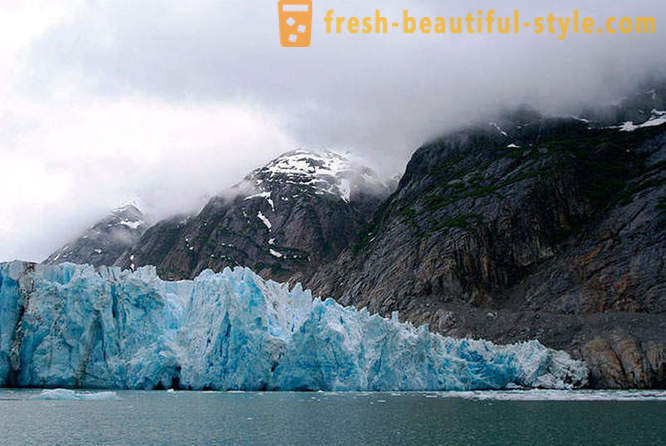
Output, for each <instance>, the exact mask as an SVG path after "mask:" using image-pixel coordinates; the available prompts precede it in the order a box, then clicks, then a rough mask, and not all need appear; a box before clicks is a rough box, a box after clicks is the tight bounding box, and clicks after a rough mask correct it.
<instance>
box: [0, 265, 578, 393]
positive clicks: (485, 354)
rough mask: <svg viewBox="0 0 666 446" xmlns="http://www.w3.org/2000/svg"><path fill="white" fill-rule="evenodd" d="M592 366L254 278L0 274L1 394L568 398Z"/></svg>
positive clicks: (31, 268)
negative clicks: (422, 393)
mask: <svg viewBox="0 0 666 446" xmlns="http://www.w3.org/2000/svg"><path fill="white" fill-rule="evenodd" d="M586 379H587V369H586V367H585V365H584V364H583V363H582V362H579V361H574V360H572V359H571V358H570V357H569V356H568V355H567V354H566V353H564V352H558V351H554V350H550V349H547V348H545V347H544V346H542V345H541V344H539V343H538V342H537V341H531V342H525V343H521V344H515V345H510V346H498V345H494V344H492V343H490V342H486V341H479V340H467V339H462V340H457V339H452V338H447V337H443V336H440V335H437V334H433V333H430V332H429V331H428V329H427V327H420V328H415V327H413V326H412V325H410V324H405V323H400V322H399V321H398V318H397V315H394V317H393V318H392V319H385V318H382V317H379V316H377V315H371V314H370V313H368V312H367V311H365V310H361V311H357V310H356V309H354V308H352V307H343V306H341V305H339V304H337V303H336V302H335V301H333V300H330V299H329V300H326V301H322V300H320V299H318V298H315V299H313V298H312V295H311V293H310V292H309V291H304V290H303V289H302V287H301V286H300V285H296V286H295V287H294V288H293V289H291V290H290V289H289V287H288V285H285V284H278V283H275V282H272V281H264V280H263V279H261V278H260V277H259V276H257V275H256V274H254V273H253V272H252V271H251V270H249V269H244V268H236V269H234V270H233V271H232V270H230V269H225V270H224V272H222V273H218V274H215V273H213V272H211V271H205V272H203V273H202V274H201V275H200V276H199V277H198V278H196V279H195V280H193V281H181V282H166V281H162V280H161V279H159V278H158V277H157V275H156V273H155V269H154V268H153V267H144V268H141V269H138V270H137V271H121V270H120V269H117V268H106V267H102V268H99V269H97V270H95V269H94V268H93V267H91V266H81V265H74V264H62V265H54V266H46V265H32V264H27V263H22V262H13V263H9V264H2V265H0V385H8V384H9V385H18V386H34V387H89V388H113V389H153V388H161V387H164V388H169V387H172V386H177V387H180V388H186V389H187V388H191V389H216V390H261V389H270V390H338V391H339V390H474V389H502V388H506V387H507V386H511V385H519V386H524V387H541V388H560V389H565V388H571V387H573V386H575V385H582V384H584V383H585V381H586Z"/></svg>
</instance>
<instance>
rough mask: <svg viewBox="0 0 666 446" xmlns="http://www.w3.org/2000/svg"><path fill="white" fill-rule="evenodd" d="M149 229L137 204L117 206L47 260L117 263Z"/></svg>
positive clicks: (95, 264)
mask: <svg viewBox="0 0 666 446" xmlns="http://www.w3.org/2000/svg"><path fill="white" fill-rule="evenodd" d="M147 228H148V224H147V223H146V222H145V217H144V215H143V213H142V212H141V211H140V210H139V208H138V207H137V205H136V204H133V203H128V204H126V205H124V206H122V207H120V208H118V209H115V210H114V211H112V212H111V214H109V215H108V216H106V217H104V218H103V219H102V220H100V221H99V222H97V223H95V224H94V225H93V226H91V227H90V229H88V230H87V231H85V232H84V233H83V234H81V235H80V236H79V237H78V238H77V239H75V240H72V241H71V242H69V243H67V244H66V245H65V246H63V247H62V248H60V249H58V250H57V251H55V252H54V253H53V254H51V255H50V256H49V257H48V258H47V259H46V260H45V261H44V263H46V264H50V265H54V264H58V263H63V262H72V263H88V264H91V265H94V266H101V265H113V263H114V262H115V261H116V260H118V258H119V257H120V256H121V255H122V254H123V253H124V252H125V251H126V250H127V249H129V248H130V247H131V246H133V245H134V244H135V243H136V242H137V241H138V240H139V238H140V237H141V235H143V233H144V232H145V231H146V229H147Z"/></svg>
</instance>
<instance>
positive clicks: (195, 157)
mask: <svg viewBox="0 0 666 446" xmlns="http://www.w3.org/2000/svg"><path fill="white" fill-rule="evenodd" d="M313 2H314V5H315V9H314V30H313V37H312V45H311V47H309V48H282V47H280V45H279V38H278V31H277V1H276V0H275V1H273V0H270V1H252V2H250V1H246V0H245V1H242V0H231V1H223V2H220V1H213V0H211V1H204V0H194V1H188V2H182V1H180V2H176V1H159V2H158V1H142V2H140V3H137V2H135V1H134V2H131V1H122V0H121V1H113V2H106V1H89V2H84V1H49V2H46V1H45V2H43V3H42V4H41V5H40V4H35V3H29V4H26V5H21V4H20V3H19V2H13V1H9V0H7V1H3V0H0V5H1V6H2V8H3V11H4V15H3V16H2V17H0V56H2V58H3V59H4V61H6V63H3V64H2V65H0V99H1V101H0V115H1V116H2V118H1V119H0V188H1V189H0V190H2V192H0V194H2V195H0V196H1V197H2V206H0V261H3V260H9V259H14V258H21V259H26V260H37V261H41V260H43V259H44V258H45V257H46V256H47V255H48V254H49V253H50V252H51V251H53V250H54V249H56V248H58V247H59V246H60V245H62V244H63V243H65V242H66V241H67V240H68V239H70V238H72V237H75V236H76V235H77V234H78V233H79V232H80V231H81V230H82V229H84V228H85V227H86V226H88V225H90V224H92V223H94V221H95V219H97V218H99V217H101V216H102V215H104V214H105V213H106V212H108V211H109V210H110V209H112V208H114V207H117V206H118V205H120V204H122V203H123V202H124V201H126V200H128V199H131V198H134V197H139V199H140V200H141V202H142V203H144V204H145V208H146V210H147V211H149V212H150V213H151V214H152V216H153V218H162V217H165V216H168V215H170V214H173V213H178V212H183V211H188V210H191V209H196V208H197V207H198V206H200V205H201V204H202V203H203V201H204V200H205V199H206V197H209V196H211V195H214V194H217V193H220V192H221V191H222V190H224V189H225V188H227V187H228V186H231V185H232V184H235V183H237V182H238V181H239V180H241V179H242V177H243V176H244V175H245V174H246V173H247V172H249V171H250V170H251V169H252V168H255V167H258V166H259V165H261V164H263V163H265V162H267V161H268V160H270V159H272V158H273V157H275V156H277V155H279V154H280V153H282V152H285V151H287V150H291V149H293V148H297V147H300V148H312V149H333V150H342V151H350V152H352V153H354V154H356V155H358V156H360V157H362V158H364V159H366V160H367V161H368V162H369V163H370V164H371V167H373V168H375V169H376V170H378V171H379V172H380V173H382V174H383V175H386V176H389V175H394V174H398V173H401V172H402V171H403V170H404V166H405V163H406V162H407V161H408V160H409V157H410V155H411V153H413V151H414V150H415V149H416V148H417V147H418V146H419V144H421V143H422V142H423V141H426V140H428V139H430V138H431V137H433V136H435V135H437V134H440V133H443V132H446V131H447V130H450V129H453V128H456V127H458V126H461V125H464V124H465V123H468V122H470V121H476V120H479V119H485V118H486V117H489V116H492V115H493V114H494V113H496V112H497V111H498V110H500V109H502V108H507V107H511V106H515V105H521V104H529V105H530V106H532V107H534V108H536V109H539V110H541V111H543V112H546V113H573V112H575V111H576V110H578V109H579V108H580V107H581V106H584V105H598V104H605V103H610V102H613V101H615V100H617V99H618V98H620V97H622V96H624V95H626V94H628V93H629V92H631V91H632V90H633V89H635V88H637V87H638V86H639V85H640V84H641V82H642V81H643V80H644V79H646V77H648V76H661V75H663V74H665V73H666V52H665V51H664V43H663V42H664V32H663V31H662V24H663V23H664V18H665V16H666V10H665V8H663V0H650V1H648V0H635V1H632V2H626V1H621V0H616V1H605V2H600V1H589V0H581V1H578V2H575V1H570V0H562V1H560V2H558V3H557V5H556V6H547V5H544V4H540V3H537V2H534V1H532V2H527V1H515V2H508V1H501V2H500V1H495V2H490V1H485V0H484V1H477V2H473V1H472V2H470V1H466V2H454V1H448V2H441V1H437V0H430V1H425V0H423V1H416V0H401V1H380V0H377V1H376V2H374V3H371V2H358V1H336V0H314V1H313ZM21 3H23V2H21ZM25 3H28V2H25ZM377 8H379V9H381V11H382V14H383V15H384V16H387V17H388V18H389V19H390V20H391V19H396V20H397V19H400V18H401V16H402V10H403V9H408V10H409V12H410V15H411V16H414V17H417V18H418V17H421V16H447V17H449V16H453V15H466V14H467V13H468V12H476V11H477V10H479V9H482V10H488V9H496V10H497V15H502V16H503V15H511V14H512V13H513V10H514V9H519V10H520V14H521V17H523V18H525V19H530V18H532V17H534V16H543V15H546V14H548V13H549V12H553V13H555V14H556V15H567V16H568V15H571V13H572V11H573V9H578V10H580V13H581V15H587V16H591V17H594V18H595V19H597V20H605V18H606V17H609V16H631V17H635V16H654V17H655V19H656V33H655V34H652V35H634V34H631V35H623V34H616V35H614V36H610V35H606V34H603V35H596V34H595V35H573V34H570V35H569V36H567V37H566V38H565V39H564V40H563V41H559V40H558V39H557V36H553V35H549V34H547V33H545V34H542V35H539V36H537V35H534V34H532V33H530V32H526V31H521V33H520V34H518V35H498V34H494V35H473V36H472V35H466V34H463V35H450V34H449V35H420V36H419V35H404V34H401V33H398V32H392V33H389V34H387V35H355V36H349V35H333V34H330V35H327V34H326V32H325V29H324V22H323V16H324V14H325V11H326V10H327V9H334V10H335V14H336V15H339V16H352V15H355V16H366V15H373V14H374V10H375V9H377Z"/></svg>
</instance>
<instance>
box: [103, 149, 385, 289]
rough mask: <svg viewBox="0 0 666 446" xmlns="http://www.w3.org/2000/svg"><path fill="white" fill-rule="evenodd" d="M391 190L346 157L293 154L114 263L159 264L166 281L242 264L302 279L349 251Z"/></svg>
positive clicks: (151, 234) (154, 233) (157, 231)
mask: <svg viewBox="0 0 666 446" xmlns="http://www.w3.org/2000/svg"><path fill="white" fill-rule="evenodd" d="M390 187H391V186H390V185H388V184H386V183H384V182H383V181H381V180H380V179H379V178H378V177H377V175H376V174H375V173H374V172H373V171H372V170H370V169H369V168H367V167H364V166H361V165H359V164H358V163H355V162H353V161H351V160H350V159H348V158H347V157H345V156H343V155H340V154H335V153H332V152H326V153H322V154H317V153H312V152H306V151H294V152H289V153H286V154H284V155H282V156H280V157H278V158H276V159H275V160H273V161H271V162H270V163H269V164H267V165H266V166H264V167H262V168H259V169H257V170H255V171H253V172H252V173H250V174H249V175H248V176H247V177H246V178H245V179H244V180H243V182H241V183H240V184H238V185H236V186H235V187H234V188H233V189H232V190H231V191H228V192H227V193H225V194H224V195H222V196H218V197H215V198H213V199H212V200H210V202H209V203H208V204H207V205H206V206H205V207H204V209H203V210H202V211H201V212H200V213H199V214H197V215H194V216H189V217H177V218H173V219H170V220H167V221H163V222H160V223H158V224H157V225H155V226H153V227H152V228H150V229H149V230H148V231H147V232H146V233H145V234H144V235H143V237H141V239H140V240H139V241H138V242H137V243H136V244H135V246H134V247H133V248H132V249H130V250H128V251H127V252H126V253H125V255H123V256H122V258H121V259H119V260H118V261H117V262H116V264H117V265H119V266H122V267H125V268H136V267H139V266H142V265H156V266H157V271H158V273H159V274H160V276H161V277H163V278H166V279H186V278H190V279H191V278H194V277H196V276H197V275H198V274H199V273H200V272H201V271H203V270H205V269H212V270H214V271H221V270H222V269H224V267H226V266H231V267H233V266H238V265H240V266H248V267H250V268H252V269H253V270H254V271H256V272H257V273H259V274H260V275H261V276H262V277H264V278H272V279H276V280H283V279H286V278H289V277H292V276H296V277H300V276H301V275H302V274H303V273H305V272H307V271H310V270H312V269H313V268H314V267H315V266H317V265H319V264H321V263H322V262H324V261H327V260H331V259H334V258H335V256H336V255H337V254H338V253H339V252H340V251H342V250H343V249H344V248H346V247H347V246H348V245H349V244H350V243H351V241H352V240H353V239H354V237H355V236H356V235H357V234H358V232H359V230H360V228H361V227H362V226H363V225H364V224H366V223H367V222H368V221H369V219H370V217H371V216H372V215H373V212H374V210H375V209H376V207H377V206H378V205H379V203H380V202H381V201H382V200H383V199H384V198H386V197H387V196H388V194H389V193H390Z"/></svg>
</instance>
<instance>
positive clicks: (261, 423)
mask: <svg viewBox="0 0 666 446" xmlns="http://www.w3.org/2000/svg"><path fill="white" fill-rule="evenodd" d="M39 393H40V392H39V391H27V390H20V391H19V390H0V444H2V445H3V446H13V445H70V444H85V445H134V444H136V445H141V446H147V445H165V444H168V445H212V444H239V445H269V444H270V445H276V444H277V445H390V444H401V445H417V444H418V445H424V444H436V445H477V444H478V445H508V444H511V445H536V444H539V445H568V446H569V445H594V444H599V445H616V444H617V445H661V444H666V393H665V392H653V393H650V392H648V393H636V392H527V393H526V392H500V393H497V392H495V393H489V392H466V393H458V394H452V393H261V392H258V393H250V392H248V393H219V392H173V393H167V392H117V396H118V400H113V401H38V400H34V399H32V398H34V397H35V396H37V395H39ZM571 399H576V400H579V401H567V400H571ZM556 400H559V401H556ZM618 400H623V401H618Z"/></svg>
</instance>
